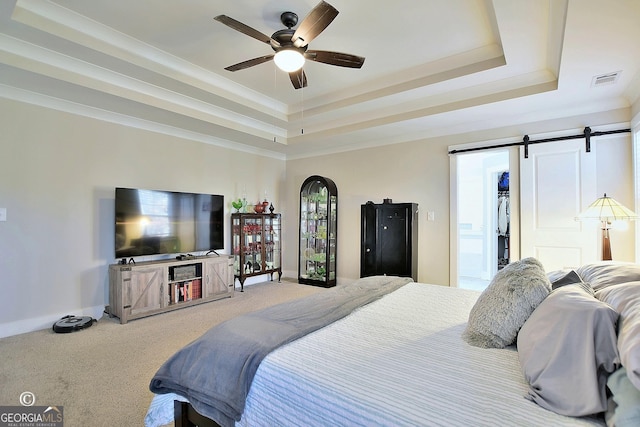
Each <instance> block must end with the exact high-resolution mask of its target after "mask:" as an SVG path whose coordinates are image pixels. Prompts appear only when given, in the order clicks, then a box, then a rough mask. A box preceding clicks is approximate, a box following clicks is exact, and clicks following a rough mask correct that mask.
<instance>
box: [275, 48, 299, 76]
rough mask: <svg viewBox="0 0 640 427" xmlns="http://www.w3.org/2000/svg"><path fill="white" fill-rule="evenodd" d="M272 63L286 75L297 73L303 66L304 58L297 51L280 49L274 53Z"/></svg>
mask: <svg viewBox="0 0 640 427" xmlns="http://www.w3.org/2000/svg"><path fill="white" fill-rule="evenodd" d="M273 61H274V62H275V63H276V65H277V66H278V68H280V69H281V70H282V71H286V72H287V73H291V72H293V71H298V70H299V69H300V68H302V66H303V65H304V56H303V55H302V53H300V51H298V50H297V49H282V50H280V51H278V52H276V54H275V56H274V57H273Z"/></svg>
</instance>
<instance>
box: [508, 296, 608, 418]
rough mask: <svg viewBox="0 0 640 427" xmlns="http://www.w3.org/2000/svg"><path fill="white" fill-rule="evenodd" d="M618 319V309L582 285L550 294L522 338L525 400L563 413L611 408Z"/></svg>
mask: <svg viewBox="0 0 640 427" xmlns="http://www.w3.org/2000/svg"><path fill="white" fill-rule="evenodd" d="M617 319H618V313H617V312H616V311H615V310H614V309H613V308H611V307H610V306H609V305H607V304H605V303H603V302H601V301H598V300H597V299H596V298H594V297H593V296H592V295H591V294H590V293H589V292H587V291H586V290H585V288H584V287H582V286H581V285H580V284H574V285H566V286H563V287H561V288H558V289H556V290H554V291H553V292H551V294H550V295H549V296H548V297H547V298H546V299H545V300H544V301H543V302H542V303H541V304H540V305H539V306H538V308H536V310H535V311H534V312H533V314H532V315H531V316H530V317H529V319H527V321H526V322H525V324H524V325H523V326H522V329H520V333H519V334H518V358H519V360H520V366H521V368H522V371H523V373H524V376H525V379H526V380H527V382H528V383H529V392H528V395H527V396H526V397H527V398H528V399H529V400H532V401H533V402H535V403H537V404H538V405H540V406H541V407H543V408H545V409H548V410H551V411H553V412H556V413H558V414H562V415H570V416H575V417H579V416H586V415H591V414H596V413H599V412H603V411H604V410H606V409H607V396H606V383H607V377H608V375H609V374H610V373H611V372H613V371H615V370H616V369H617V368H618V364H619V358H618V351H617V347H616V321H617Z"/></svg>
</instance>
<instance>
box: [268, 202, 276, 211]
mask: <svg viewBox="0 0 640 427" xmlns="http://www.w3.org/2000/svg"><path fill="white" fill-rule="evenodd" d="M274 210H275V208H274V207H273V203H271V205H270V206H269V212H271V213H273V211H274Z"/></svg>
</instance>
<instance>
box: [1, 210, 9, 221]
mask: <svg viewBox="0 0 640 427" xmlns="http://www.w3.org/2000/svg"><path fill="white" fill-rule="evenodd" d="M6 220H7V208H0V221H6Z"/></svg>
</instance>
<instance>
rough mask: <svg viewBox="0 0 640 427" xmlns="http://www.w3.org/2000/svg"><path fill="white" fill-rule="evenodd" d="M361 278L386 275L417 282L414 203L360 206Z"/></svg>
mask: <svg viewBox="0 0 640 427" xmlns="http://www.w3.org/2000/svg"><path fill="white" fill-rule="evenodd" d="M360 236H361V238H360V277H367V276H377V275H387V276H401V277H411V278H413V280H415V281H418V205H417V203H391V202H390V201H389V200H388V199H385V202H384V203H381V204H375V203H373V202H367V203H366V204H364V205H362V206H361V233H360Z"/></svg>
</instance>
